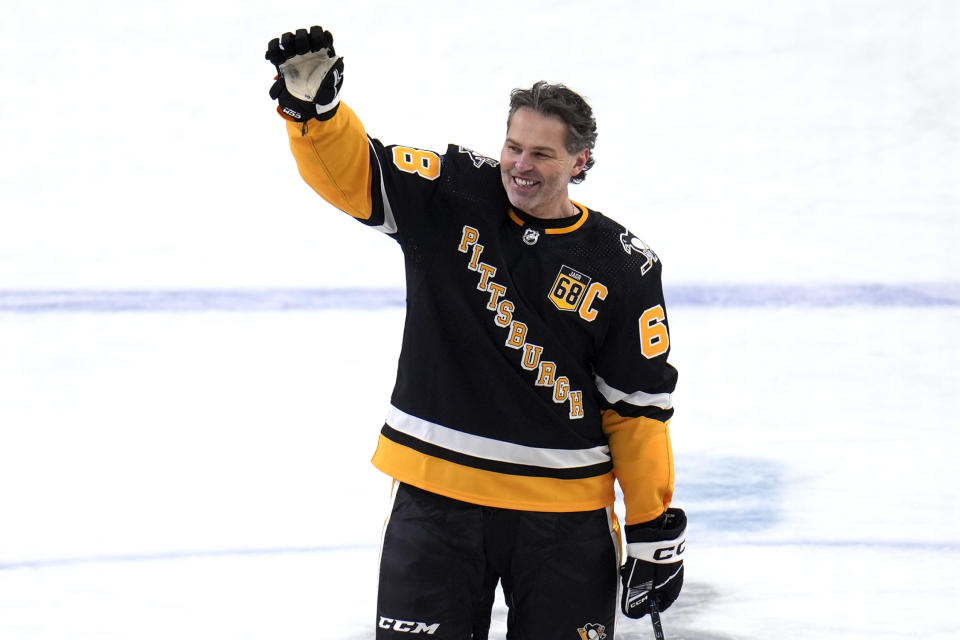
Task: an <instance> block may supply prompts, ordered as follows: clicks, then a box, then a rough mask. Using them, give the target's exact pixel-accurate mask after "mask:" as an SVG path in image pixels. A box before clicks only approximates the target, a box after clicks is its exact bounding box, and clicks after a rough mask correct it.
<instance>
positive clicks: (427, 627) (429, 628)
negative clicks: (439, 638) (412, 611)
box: [377, 616, 440, 636]
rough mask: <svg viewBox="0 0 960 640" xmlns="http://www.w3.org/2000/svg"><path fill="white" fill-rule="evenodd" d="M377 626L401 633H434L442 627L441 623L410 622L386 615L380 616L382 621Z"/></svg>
mask: <svg viewBox="0 0 960 640" xmlns="http://www.w3.org/2000/svg"><path fill="white" fill-rule="evenodd" d="M377 626H378V627H380V628H381V629H392V630H394V631H399V632H401V633H426V634H427V635H431V636H432V635H433V634H434V633H435V632H436V630H437V629H439V628H440V623H439V622H435V623H433V624H427V623H426V622H410V621H409V620H394V619H393V618H387V617H386V616H380V622H379V623H377Z"/></svg>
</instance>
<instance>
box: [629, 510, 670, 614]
mask: <svg viewBox="0 0 960 640" xmlns="http://www.w3.org/2000/svg"><path fill="white" fill-rule="evenodd" d="M686 530H687V516H686V514H684V512H683V510H682V509H667V511H666V513H664V514H663V515H662V516H660V517H659V518H657V519H656V520H653V521H651V522H647V523H644V524H635V525H629V526H628V527H627V528H626V535H627V561H626V563H624V565H623V566H622V567H621V568H620V578H621V580H623V593H622V595H621V596H620V608H621V609H622V610H623V613H624V615H626V616H628V617H630V618H642V617H643V616H645V615H647V614H648V613H650V599H651V598H653V599H655V600H656V602H657V608H658V609H660V610H661V611H663V610H664V609H666V608H667V607H669V606H670V605H671V604H673V601H674V600H676V599H677V596H678V595H680V587H682V586H683V552H684V550H685V547H686Z"/></svg>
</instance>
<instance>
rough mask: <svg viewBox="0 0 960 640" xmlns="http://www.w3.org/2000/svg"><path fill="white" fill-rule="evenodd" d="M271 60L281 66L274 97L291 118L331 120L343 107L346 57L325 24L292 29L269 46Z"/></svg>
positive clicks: (272, 94)
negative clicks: (341, 105)
mask: <svg viewBox="0 0 960 640" xmlns="http://www.w3.org/2000/svg"><path fill="white" fill-rule="evenodd" d="M266 58H267V60H269V61H270V62H272V63H273V64H274V65H275V66H276V67H277V78H276V82H274V83H273V86H272V87H270V97H271V98H273V99H274V100H277V101H278V103H279V106H278V107H277V111H279V112H280V115H282V116H284V117H285V118H287V119H288V120H295V121H297V122H306V121H307V120H309V119H310V118H316V119H317V120H329V119H330V118H332V117H333V114H335V113H336V112H337V107H339V106H340V88H341V87H342V86H343V58H341V57H340V56H338V55H337V54H336V53H335V52H334V50H333V36H332V35H330V32H329V31H324V30H323V29H322V28H321V27H316V26H315V27H311V28H310V32H309V33H308V32H307V30H306V29H297V33H296V34H293V33H290V32H289V31H288V32H287V33H285V34H283V35H282V36H280V37H279V38H274V39H273V40H271V41H270V43H269V44H268V45H267V55H266Z"/></svg>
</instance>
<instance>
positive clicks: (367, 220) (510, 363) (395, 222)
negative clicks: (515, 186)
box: [288, 104, 676, 524]
mask: <svg viewBox="0 0 960 640" xmlns="http://www.w3.org/2000/svg"><path fill="white" fill-rule="evenodd" d="M288 133H289V136H290V143H291V147H292V149H293V153H294V156H295V158H296V160H297V163H298V166H299V168H300V172H301V175H302V176H303V178H304V179H305V180H306V181H307V183H308V184H310V185H311V186H312V187H313V188H314V189H315V190H316V191H317V192H318V193H319V194H320V195H321V196H323V197H324V198H325V199H327V200H328V201H329V202H330V203H332V204H333V205H334V206H336V207H338V208H340V209H342V210H343V211H345V212H347V213H348V214H350V215H351V216H353V217H355V218H357V219H358V220H360V221H362V222H363V223H364V224H367V225H369V226H371V227H374V228H376V229H378V230H379V231H381V232H383V233H386V234H388V235H390V236H391V237H392V238H394V239H395V240H396V241H397V242H398V243H399V245H400V247H401V249H402V251H403V255H404V264H405V269H406V286H407V314H406V322H405V326H404V333H403V344H402V346H401V353H400V361H399V365H398V371H397V380H396V385H395V387H394V391H393V395H392V398H391V406H390V409H389V411H388V415H387V417H386V421H385V424H384V426H383V428H382V431H381V435H380V440H379V444H378V447H377V450H376V453H375V454H374V457H373V462H374V464H375V465H376V466H377V467H378V468H379V469H380V470H382V471H384V472H385V473H387V474H389V475H391V476H393V477H394V478H396V479H398V480H400V481H402V482H406V483H409V484H412V485H415V486H418V487H421V488H423V489H426V490H428V491H433V492H436V493H439V494H442V495H446V496H449V497H452V498H456V499H460V500H464V501H468V502H473V503H477V504H484V505H490V506H497V507H504V508H511V509H525V510H536V511H581V510H588V509H596V508H601V507H604V506H608V505H610V504H612V503H613V501H614V478H615V477H616V478H617V479H618V481H619V482H620V484H621V487H622V489H623V492H624V498H625V502H626V505H627V517H626V522H627V524H635V523H639V522H645V521H647V520H651V519H653V518H655V517H657V516H659V515H660V514H661V513H662V512H663V511H664V510H665V509H666V507H667V506H668V505H669V503H670V500H671V496H672V492H673V480H674V474H673V454H672V451H671V446H670V436H669V430H668V426H667V422H668V420H669V418H670V417H671V415H672V412H673V406H672V400H671V394H672V392H673V390H674V386H675V384H676V371H675V369H674V368H673V367H672V366H671V365H670V364H668V363H667V356H668V354H669V350H670V338H669V331H668V325H667V316H666V310H665V306H664V301H663V295H662V291H661V286H660V263H659V260H658V258H657V256H656V255H655V254H654V253H653V251H651V250H650V249H649V247H647V246H646V245H645V244H644V243H642V242H641V241H640V240H639V239H638V238H637V237H636V236H634V235H633V234H632V233H630V232H629V231H628V230H627V229H625V228H623V227H622V226H621V225H619V224H617V223H615V222H614V221H612V220H611V219H609V218H607V217H605V216H604V215H602V214H601V213H599V212H597V211H593V210H591V209H589V208H587V207H585V206H582V205H579V204H577V205H576V206H577V208H578V209H579V214H578V215H575V216H572V217H569V218H563V219H559V220H543V219H538V218H534V217H532V216H528V215H526V214H524V213H523V212H521V211H515V210H513V209H512V208H511V206H510V202H509V201H508V199H507V197H506V193H505V192H504V189H503V186H502V183H501V180H500V170H499V167H498V162H497V161H496V160H493V159H490V158H487V157H484V156H481V155H478V154H477V153H474V152H473V151H471V150H469V149H465V148H463V147H458V146H455V145H451V146H449V147H448V148H447V150H446V152H445V153H444V154H442V155H440V154H437V153H435V152H432V151H427V150H422V149H415V148H411V147H402V146H385V145H383V144H381V143H380V142H379V141H378V140H376V139H372V138H369V137H368V136H367V135H366V133H365V131H364V129H363V125H362V123H361V122H360V120H359V119H358V118H357V117H356V115H355V114H354V113H353V112H352V110H350V108H349V107H348V106H347V105H346V104H341V105H340V108H339V110H338V112H337V114H336V115H335V116H334V117H333V118H332V119H330V120H328V121H325V122H318V121H310V122H309V123H308V124H307V125H302V124H299V123H292V122H291V123H288Z"/></svg>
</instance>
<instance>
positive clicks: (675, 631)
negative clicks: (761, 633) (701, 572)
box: [616, 580, 733, 640]
mask: <svg viewBox="0 0 960 640" xmlns="http://www.w3.org/2000/svg"><path fill="white" fill-rule="evenodd" d="M718 597H719V593H718V591H717V589H716V588H715V587H713V586H712V585H709V584H706V583H703V582H696V581H686V580H685V581H684V583H683V591H682V592H681V593H680V597H679V598H678V599H677V601H676V602H675V603H673V605H672V606H671V607H670V608H669V609H667V610H666V611H664V612H663V613H662V614H661V619H662V621H663V635H664V637H665V638H668V639H669V640H733V636H728V635H725V634H722V633H717V632H715V631H710V630H707V629H703V628H701V627H700V625H698V624H697V618H698V617H699V615H700V614H702V613H704V612H705V611H707V610H709V609H710V607H712V606H714V603H715V601H716V600H717V599H718ZM652 637H653V629H652V628H651V624H650V618H649V617H646V618H642V619H640V620H631V619H630V618H627V617H625V616H624V615H622V614H620V615H618V616H617V633H616V638H617V640H650V638H652Z"/></svg>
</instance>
